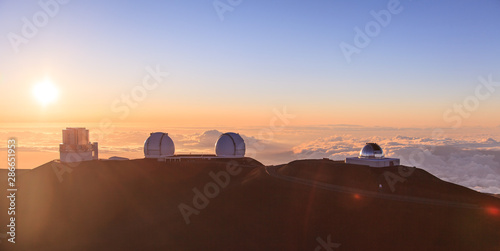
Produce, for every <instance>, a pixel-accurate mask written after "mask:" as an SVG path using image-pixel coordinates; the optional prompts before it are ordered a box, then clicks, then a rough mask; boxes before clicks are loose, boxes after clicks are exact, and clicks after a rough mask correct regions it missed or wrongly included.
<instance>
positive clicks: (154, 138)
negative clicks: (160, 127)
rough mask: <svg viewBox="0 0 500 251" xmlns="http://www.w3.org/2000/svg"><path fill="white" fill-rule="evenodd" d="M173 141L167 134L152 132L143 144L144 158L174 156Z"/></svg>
mask: <svg viewBox="0 0 500 251" xmlns="http://www.w3.org/2000/svg"><path fill="white" fill-rule="evenodd" d="M174 153H175V146H174V141H172V139H171V138H170V137H169V136H168V133H163V132H154V133H151V134H150V136H149V138H148V139H146V141H145V142H144V156H145V157H146V158H157V159H159V158H165V157H171V156H174Z"/></svg>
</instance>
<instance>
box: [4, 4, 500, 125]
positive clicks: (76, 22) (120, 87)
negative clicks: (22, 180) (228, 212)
mask: <svg viewBox="0 0 500 251" xmlns="http://www.w3.org/2000/svg"><path fill="white" fill-rule="evenodd" d="M499 10H500V2H499V1H451V0H449V1H439V2H436V1H409V0H407V1H355V2H354V1H246V0H239V1H237V0H232V1H126V2H124V1H78V0H72V1H62V0H61V1H60V2H57V1H55V0H41V1H2V2H1V3H0V34H2V35H3V36H2V37H3V38H2V39H0V55H2V57H1V58H2V59H1V61H0V69H1V70H0V84H1V86H2V90H4V91H2V92H1V93H0V102H1V103H2V107H9V109H3V111H2V112H1V114H2V116H1V118H0V121H1V122H2V123H45V122H57V123H69V122H85V123H99V122H101V121H102V120H103V119H110V120H112V121H113V122H115V123H161V124H167V125H171V126H188V125H189V126H199V125H202V126H216V125H224V126H227V125H235V126H243V125H252V126H262V125H266V123H267V114H269V113H272V110H273V109H276V108H280V107H283V106H286V107H287V109H288V110H289V111H290V112H292V113H294V114H296V115H297V119H296V120H295V124H297V125H325V124H356V125H373V126H395V127H428V126H434V127H435V126H439V127H450V126H455V125H457V124H460V125H459V126H486V127H494V126H498V125H500V116H491V114H494V113H495V112H496V109H497V107H498V106H499V105H500V99H499V98H498V91H497V89H498V88H499V87H500V84H496V86H494V87H492V85H491V83H493V84H495V83H497V82H498V81H500V76H499V73H498V69H499V66H500V61H499V60H498V58H499V56H500V47H498V44H499V42H500V33H499V32H498V26H499V24H500V16H499V15H498V11H499ZM387 14H388V15H387ZM377 20H378V21H377ZM30 27H32V28H33V27H34V31H33V29H29V28H30ZM357 31H361V33H362V34H361V35H360V33H359V32H357ZM363 37H365V38H368V40H366V39H365V40H363V39H362V38H363ZM341 45H344V46H343V47H344V50H343V49H342V46H341ZM345 48H349V49H348V50H347V49H345ZM346 50H347V51H348V53H345V51H346ZM352 51H355V52H352ZM148 69H150V70H149V71H148ZM151 72H156V73H157V75H156V76H157V80H158V81H156V80H155V79H154V78H152V76H151ZM145 78H149V80H150V81H149V82H148V81H146V83H148V84H146V85H147V87H149V88H147V89H146V88H145V85H144V83H145V82H144V79H145ZM480 78H483V79H488V78H490V80H491V81H490V87H489V88H490V89H488V88H487V87H481V85H483V83H482V82H481V81H480ZM46 80H48V81H49V82H51V83H52V84H53V85H54V86H55V87H56V89H57V90H58V96H57V100H56V101H55V102H53V103H51V104H50V105H41V104H40V102H39V101H37V100H36V99H35V98H34V97H33V94H32V90H33V88H34V86H36V85H37V84H38V83H40V82H43V81H46ZM478 86H480V87H478ZM477 88H480V90H479V91H480V92H479V94H480V96H481V97H482V98H481V99H478V98H477V95H476V89H477ZM124 96H125V97H126V96H128V97H129V99H126V98H123V97H124ZM127 100H128V102H127ZM476 101H478V102H476ZM454 105H459V106H460V105H461V106H466V107H465V108H462V112H460V110H454ZM466 108H468V109H466ZM458 120H460V123H458V122H457V121H458Z"/></svg>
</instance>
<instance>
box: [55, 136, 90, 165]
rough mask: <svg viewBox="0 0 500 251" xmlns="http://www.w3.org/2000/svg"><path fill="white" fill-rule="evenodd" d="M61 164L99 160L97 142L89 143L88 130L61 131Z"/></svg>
mask: <svg viewBox="0 0 500 251" xmlns="http://www.w3.org/2000/svg"><path fill="white" fill-rule="evenodd" d="M59 153H60V159H61V162H80V161H87V160H97V159H99V149H98V144H97V142H94V143H90V141H89V130H87V129H85V128H66V129H65V130H63V143H62V144H60V145H59Z"/></svg>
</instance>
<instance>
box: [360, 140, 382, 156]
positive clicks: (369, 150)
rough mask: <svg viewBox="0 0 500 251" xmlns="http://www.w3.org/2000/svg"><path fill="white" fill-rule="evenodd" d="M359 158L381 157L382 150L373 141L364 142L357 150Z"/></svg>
mask: <svg viewBox="0 0 500 251" xmlns="http://www.w3.org/2000/svg"><path fill="white" fill-rule="evenodd" d="M359 157H360V158H383V157H384V151H383V150H382V148H381V147H380V146H379V145H377V144H375V143H366V145H365V146H364V147H363V149H361V151H360V152H359Z"/></svg>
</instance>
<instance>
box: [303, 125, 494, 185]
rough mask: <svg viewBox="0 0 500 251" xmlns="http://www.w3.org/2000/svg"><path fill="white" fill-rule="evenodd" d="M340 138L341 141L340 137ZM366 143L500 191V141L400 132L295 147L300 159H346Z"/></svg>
mask: <svg viewBox="0 0 500 251" xmlns="http://www.w3.org/2000/svg"><path fill="white" fill-rule="evenodd" d="M340 139H341V140H340ZM365 142H377V143H378V144H379V145H381V146H382V148H384V152H385V154H386V156H391V157H398V158H401V162H402V164H405V165H410V166H417V167H419V168H422V169H425V170H427V171H428V172H430V173H432V174H433V175H435V176H437V177H439V178H441V179H443V180H446V181H449V182H453V183H457V184H459V185H463V186H466V187H469V188H472V189H475V190H478V191H481V192H489V193H500V143H499V142H498V141H496V140H495V139H493V138H485V139H479V140H466V139H451V138H440V139H433V138H427V137H409V136H402V135H398V136H395V137H391V138H382V137H371V138H370V137H368V138H361V137H352V136H345V135H344V136H332V137H326V138H319V139H316V140H313V141H310V142H307V143H305V144H302V145H299V146H297V147H294V149H293V152H294V154H295V155H296V156H297V158H304V157H309V158H324V157H328V158H332V159H337V160H342V159H345V157H347V156H357V155H358V153H359V150H360V149H361V147H362V146H363V145H364V144H365Z"/></svg>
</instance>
